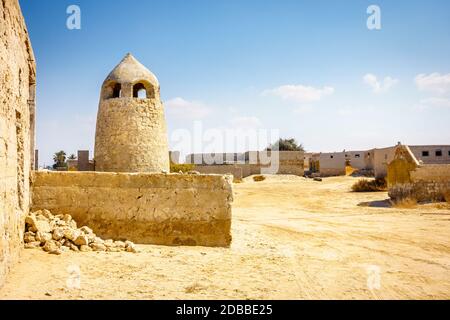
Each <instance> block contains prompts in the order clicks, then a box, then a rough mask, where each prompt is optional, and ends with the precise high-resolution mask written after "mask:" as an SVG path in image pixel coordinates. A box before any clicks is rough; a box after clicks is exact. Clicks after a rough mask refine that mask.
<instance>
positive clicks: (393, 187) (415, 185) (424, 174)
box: [387, 146, 450, 202]
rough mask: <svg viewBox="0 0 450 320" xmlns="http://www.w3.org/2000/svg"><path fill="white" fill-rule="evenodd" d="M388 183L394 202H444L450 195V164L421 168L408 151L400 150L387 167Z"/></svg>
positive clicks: (409, 150)
mask: <svg viewBox="0 0 450 320" xmlns="http://www.w3.org/2000/svg"><path fill="white" fill-rule="evenodd" d="M387 181H388V186H389V196H390V197H391V198H392V199H394V200H398V199H403V198H413V199H415V200H417V201H419V202H426V201H443V200H445V195H446V194H449V193H450V164H426V165H423V164H420V163H419V161H418V160H417V158H416V157H415V156H414V154H413V153H412V151H411V149H410V148H409V147H407V146H399V147H397V148H396V150H395V156H394V160H393V161H392V162H391V163H390V164H389V166H388V175H387Z"/></svg>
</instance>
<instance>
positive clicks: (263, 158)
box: [186, 151, 305, 179]
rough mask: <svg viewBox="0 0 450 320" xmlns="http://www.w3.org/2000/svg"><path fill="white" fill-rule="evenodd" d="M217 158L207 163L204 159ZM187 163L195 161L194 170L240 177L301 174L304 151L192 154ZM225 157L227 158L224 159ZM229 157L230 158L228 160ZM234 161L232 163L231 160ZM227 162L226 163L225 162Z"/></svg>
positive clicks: (302, 172) (303, 171) (302, 171)
mask: <svg viewBox="0 0 450 320" xmlns="http://www.w3.org/2000/svg"><path fill="white" fill-rule="evenodd" d="M214 157H215V158H216V159H218V163H215V162H214V163H215V164H208V163H207V162H208V161H205V159H208V160H211V159H214ZM186 159H187V160H188V163H195V164H196V166H195V170H197V171H199V172H201V173H211V174H232V175H233V176H234V177H235V178H236V179H241V178H245V177H248V176H250V175H254V174H292V175H298V176H303V174H304V173H305V170H304V165H305V164H304V153H303V152H301V151H262V152H258V151H249V152H246V153H244V154H237V153H235V154H231V153H228V154H216V155H211V154H193V155H189V156H188V157H187V158H186ZM225 159H228V160H227V161H225ZM230 159H231V160H230ZM232 159H235V160H234V163H233V160H232ZM226 162H228V164H225V163H226Z"/></svg>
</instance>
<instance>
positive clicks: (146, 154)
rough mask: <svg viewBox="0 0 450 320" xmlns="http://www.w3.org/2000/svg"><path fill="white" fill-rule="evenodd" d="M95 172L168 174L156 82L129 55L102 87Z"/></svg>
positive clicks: (167, 161)
mask: <svg viewBox="0 0 450 320" xmlns="http://www.w3.org/2000/svg"><path fill="white" fill-rule="evenodd" d="M141 92H142V93H143V95H142V96H141V95H140V93H141ZM95 170H96V171H104V172H161V171H169V148H168V140H167V129H166V121H165V116H164V107H163V104H162V102H161V100H160V88H159V83H158V80H157V79H156V77H155V76H154V75H153V74H152V73H151V72H150V71H149V70H148V69H147V68H145V67H144V66H143V65H142V64H140V63H139V62H138V61H137V60H136V59H135V58H134V57H133V56H132V55H131V54H128V55H127V56H125V58H124V59H123V60H122V61H121V62H120V64H119V65H118V66H117V67H116V68H115V69H114V70H113V71H112V72H111V73H110V74H109V76H108V77H107V78H106V80H105V81H104V83H103V86H102V92H101V97H100V106H99V111H98V116H97V130H96V136H95Z"/></svg>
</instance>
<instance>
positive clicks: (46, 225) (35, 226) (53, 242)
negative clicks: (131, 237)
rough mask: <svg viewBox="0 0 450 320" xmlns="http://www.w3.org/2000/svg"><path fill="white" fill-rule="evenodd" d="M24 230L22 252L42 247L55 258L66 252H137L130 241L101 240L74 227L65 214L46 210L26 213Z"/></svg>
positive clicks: (75, 224) (88, 232) (89, 230)
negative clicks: (54, 255) (54, 213)
mask: <svg viewBox="0 0 450 320" xmlns="http://www.w3.org/2000/svg"><path fill="white" fill-rule="evenodd" d="M25 230H26V232H25V234H24V242H25V248H26V249H35V248H42V249H43V250H44V251H46V252H48V253H51V254H56V255H60V254H62V253H63V252H66V251H69V250H72V251H76V252H78V251H81V252H89V251H99V252H102V251H103V252H104V251H107V252H120V251H126V252H132V253H137V249H136V246H135V244H134V243H133V242H131V241H125V242H123V241H113V240H102V239H101V238H99V237H97V236H96V234H95V233H94V232H93V231H92V229H90V228H88V227H86V226H84V227H81V228H77V223H76V221H75V220H73V219H72V216H71V215H69V214H66V215H61V214H59V215H53V214H52V213H51V212H50V211H48V210H39V211H37V212H33V213H30V214H29V215H28V216H27V217H26V218H25Z"/></svg>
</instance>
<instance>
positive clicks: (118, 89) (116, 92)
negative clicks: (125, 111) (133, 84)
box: [112, 83, 122, 98]
mask: <svg viewBox="0 0 450 320" xmlns="http://www.w3.org/2000/svg"><path fill="white" fill-rule="evenodd" d="M121 96H122V85H121V84H120V83H116V84H115V85H114V87H113V93H112V97H113V98H120V97H121Z"/></svg>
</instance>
